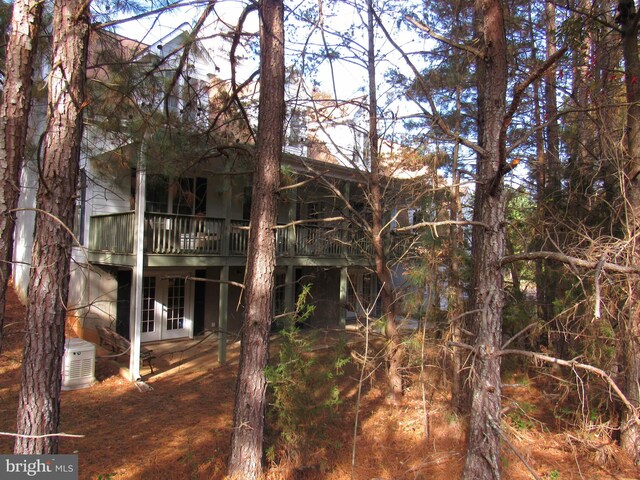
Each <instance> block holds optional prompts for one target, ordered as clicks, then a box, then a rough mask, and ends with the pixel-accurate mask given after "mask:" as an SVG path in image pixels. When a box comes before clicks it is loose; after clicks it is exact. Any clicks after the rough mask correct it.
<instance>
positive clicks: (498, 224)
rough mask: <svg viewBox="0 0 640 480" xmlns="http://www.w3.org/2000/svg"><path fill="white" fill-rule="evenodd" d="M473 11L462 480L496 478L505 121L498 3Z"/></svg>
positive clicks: (480, 4)
mask: <svg viewBox="0 0 640 480" xmlns="http://www.w3.org/2000/svg"><path fill="white" fill-rule="evenodd" d="M476 10H477V14H478V15H479V21H480V23H479V26H480V32H481V35H482V44H483V46H484V47H483V48H484V50H483V52H484V58H483V62H482V63H483V64H484V68H483V69H482V71H481V72H479V76H478V79H477V81H478V84H479V86H478V89H479V91H482V93H483V102H482V104H481V108H482V111H481V112H479V116H480V117H481V118H482V131H481V133H482V137H481V141H480V144H481V146H482V147H483V149H484V152H483V153H482V154H479V155H478V164H477V167H476V175H477V184H476V202H475V205H474V208H475V209H477V211H474V218H476V219H477V220H479V221H480V222H481V223H482V224H483V225H482V226H475V227H474V231H473V242H474V249H473V251H474V255H475V256H474V258H473V262H474V270H473V287H474V289H475V291H474V295H473V302H474V303H473V306H472V310H473V311H474V312H478V313H475V314H474V317H475V318H474V320H475V323H476V324H477V339H476V344H475V362H474V368H475V371H474V379H473V392H472V398H471V417H470V419H469V433H468V444H467V457H466V461H465V466H464V472H463V478H465V479H469V480H471V479H473V480H484V479H487V480H488V479H496V478H500V435H499V429H500V392H501V383H500V357H499V356H498V355H497V353H498V351H499V350H500V341H501V338H502V309H503V306H504V292H503V278H502V272H501V268H500V261H501V259H502V257H503V256H504V251H505V225H504V222H505V202H504V195H503V187H502V175H503V174H504V168H503V167H504V166H506V164H505V162H506V158H504V156H505V154H504V151H505V145H504V139H503V138H502V135H501V131H502V128H503V122H504V120H505V97H506V89H507V44H506V36H505V27H504V13H503V6H502V2H501V1H500V0H477V1H476Z"/></svg>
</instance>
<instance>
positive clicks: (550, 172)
mask: <svg viewBox="0 0 640 480" xmlns="http://www.w3.org/2000/svg"><path fill="white" fill-rule="evenodd" d="M545 35H546V47H547V58H551V57H552V56H553V55H555V53H556V51H557V46H556V6H555V1H552V0H547V1H546V5H545ZM556 98H557V91H556V68H555V66H551V67H550V68H549V69H548V70H547V72H546V73H545V75H544V105H545V107H544V110H545V117H546V119H547V120H546V121H547V128H546V134H547V135H546V137H547V148H546V150H545V152H544V158H545V160H544V167H545V172H544V180H545V181H544V183H543V185H542V199H541V200H542V202H541V203H542V209H543V211H542V214H543V218H542V219H541V220H542V222H541V226H542V232H541V236H542V245H541V250H547V248H546V246H545V244H546V243H547V242H548V239H550V238H554V237H556V236H557V232H554V229H555V228H557V225H558V220H557V218H556V215H557V214H558V201H559V199H560V194H561V179H562V168H561V163H560V135H559V126H558V118H557V117H558V104H557V100H556ZM559 268H560V266H559V265H558V264H557V263H554V262H545V263H542V265H541V269H540V274H541V275H540V276H539V277H537V282H536V291H537V292H538V311H539V312H540V314H541V315H540V319H541V320H542V322H543V323H544V324H547V322H550V321H551V320H552V319H553V318H554V317H555V312H554V301H555V299H556V296H557V293H558V292H557V288H558V281H559V278H558V269H559ZM540 293H541V294H540ZM556 330H557V331H560V330H561V329H560V328H557V329H556ZM563 339H564V337H563V336H559V338H558V339H556V340H557V341H559V342H563V341H564V340H563ZM560 347H562V346H561V345H560ZM558 351H559V352H560V351H561V348H560V349H558Z"/></svg>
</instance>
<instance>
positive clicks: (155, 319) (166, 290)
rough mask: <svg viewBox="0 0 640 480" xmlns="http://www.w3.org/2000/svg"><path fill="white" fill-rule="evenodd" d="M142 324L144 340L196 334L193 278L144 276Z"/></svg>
mask: <svg viewBox="0 0 640 480" xmlns="http://www.w3.org/2000/svg"><path fill="white" fill-rule="evenodd" d="M182 273H184V272H182ZM141 327H142V332H141V337H140V338H141V341H143V342H152V341H157V340H169V339H173V338H184V337H191V336H193V288H192V284H191V282H187V281H186V280H185V279H184V278H180V277H167V276H166V275H160V274H158V275H149V276H145V277H144V280H143V286H142V325H141Z"/></svg>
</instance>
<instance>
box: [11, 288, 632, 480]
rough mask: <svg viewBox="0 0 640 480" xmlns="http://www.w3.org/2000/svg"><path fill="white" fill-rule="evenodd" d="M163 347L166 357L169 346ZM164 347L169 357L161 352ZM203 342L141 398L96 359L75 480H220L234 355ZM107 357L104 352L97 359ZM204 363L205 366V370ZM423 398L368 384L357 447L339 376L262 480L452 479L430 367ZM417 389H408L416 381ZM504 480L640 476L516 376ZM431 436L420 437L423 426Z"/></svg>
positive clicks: (73, 449) (164, 360) (456, 440)
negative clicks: (324, 415) (327, 410)
mask: <svg viewBox="0 0 640 480" xmlns="http://www.w3.org/2000/svg"><path fill="white" fill-rule="evenodd" d="M23 317H24V309H23V308H22V306H21V305H19V303H18V302H17V301H16V300H15V297H12V298H11V300H10V301H9V308H8V312H7V315H6V330H5V331H6V338H7V341H6V348H5V351H4V352H3V354H2V355H1V357H0V430H2V431H4V432H11V431H14V430H15V418H16V405H17V395H18V389H19V379H20V360H21V349H20V344H21V337H22V332H23V330H22V322H23ZM165 348H167V347H165ZM168 348H171V347H168ZM208 348H210V345H209V346H208V344H207V342H206V341H205V342H202V343H201V344H199V345H197V346H196V347H194V348H191V349H189V350H188V351H185V350H184V349H182V351H179V352H178V350H180V348H178V346H177V344H176V346H175V348H174V351H173V352H172V351H171V350H167V351H165V352H163V353H161V354H160V356H159V358H158V359H157V360H156V361H155V367H156V369H157V370H156V373H155V374H153V375H151V374H150V373H149V372H148V370H146V369H145V370H144V371H143V373H145V377H144V379H145V382H146V384H147V385H148V386H150V387H151V389H149V390H144V391H141V390H140V389H139V388H137V387H136V386H135V385H133V384H131V383H129V382H127V381H125V380H124V379H123V378H121V377H120V376H119V368H120V366H119V365H118V364H117V363H116V362H115V361H114V360H113V359H110V358H98V360H97V362H96V376H97V378H98V383H97V384H95V385H94V386H92V387H90V388H86V389H82V390H75V391H69V392H64V393H63V394H62V425H61V430H62V431H63V432H66V433H72V434H80V435H84V437H83V438H63V439H62V440H61V447H60V453H77V454H78V456H79V471H80V479H92V480H93V479H101V480H106V479H113V480H125V479H141V480H146V479H171V480H180V479H205V478H206V479H220V478H223V477H224V472H225V466H226V462H227V456H228V450H229V439H230V434H231V420H232V410H233V396H234V384H235V374H236V368H237V360H238V346H237V345H231V347H230V348H229V362H228V364H227V365H225V366H219V365H218V364H217V363H216V362H215V360H214V357H213V356H211V355H210V358H209V357H207V354H208V353H209V354H210V352H208V351H207V349H208ZM105 353H106V352H103V351H100V352H99V354H100V355H103V354H105ZM203 358H204V360H203ZM427 373H428V375H427V376H426V379H427V380H426V381H425V382H424V385H425V388H424V389H423V388H422V387H421V386H420V385H421V384H420V382H417V381H414V383H412V386H410V387H409V388H408V391H407V393H406V397H405V400H404V403H403V404H402V405H401V406H399V407H397V408H391V407H389V406H388V405H387V404H385V401H384V395H383V394H382V391H381V382H380V381H378V380H375V379H374V380H370V381H367V382H365V383H364V384H363V391H362V397H361V402H360V408H359V416H358V429H357V435H356V437H355V440H356V446H355V462H353V461H352V459H353V458H354V457H353V451H354V435H353V433H354V422H355V417H356V398H357V391H358V370H357V368H356V367H355V366H352V367H351V368H350V369H347V372H346V375H344V376H343V377H342V378H341V381H340V389H341V398H342V399H343V402H342V403H341V405H339V406H338V407H337V409H338V410H337V413H338V415H337V416H335V417H334V418H333V419H332V420H331V422H327V425H326V426H327V430H326V431H325V434H324V435H325V436H324V439H323V441H322V442H321V444H320V443H318V444H317V445H316V448H314V447H313V446H311V447H310V449H312V450H314V451H310V452H306V453H305V454H304V457H305V459H306V460H305V461H301V460H300V459H299V458H298V460H296V459H293V458H289V459H288V460H282V459H280V460H277V461H273V459H272V461H271V462H267V463H268V470H267V477H268V478H269V479H274V480H275V479H304V478H307V479H312V478H318V479H326V480H345V479H358V480H359V479H362V480H365V479H366V480H369V479H371V480H373V479H377V480H382V479H385V480H392V479H399V480H400V479H407V480H409V479H412V480H413V479H433V480H452V479H455V478H459V476H460V473H461V470H462V466H463V462H464V450H465V433H464V430H465V419H464V418H457V417H456V416H455V415H453V414H452V413H451V410H450V408H449V406H448V399H447V397H446V395H445V392H446V389H445V388H444V386H443V384H442V383H441V381H440V380H439V379H438V375H437V373H438V369H437V368H435V367H433V368H430V369H428V371H427ZM414 380H415V379H414ZM505 383H506V384H508V385H509V386H507V387H505V389H504V393H505V398H504V400H503V405H504V408H505V420H504V422H503V427H504V428H503V431H504V434H505V436H504V439H505V440H504V442H503V444H504V447H503V459H502V462H503V478H505V479H513V480H528V479H531V478H535V477H534V476H533V475H532V474H531V473H530V472H529V471H528V470H527V468H526V467H525V466H524V463H523V462H522V461H521V460H519V459H518V456H517V455H516V453H514V451H517V452H518V454H519V455H520V456H522V457H523V458H524V459H525V460H526V462H527V463H528V464H529V466H530V467H531V468H532V469H533V470H534V471H535V472H536V475H537V476H538V478H541V479H545V480H551V479H554V480H555V479H559V480H568V479H616V480H631V479H638V478H640V470H638V469H636V468H635V467H634V466H633V465H632V464H631V463H630V462H629V460H628V458H627V457H626V456H625V455H624V454H623V453H622V452H621V451H620V450H619V448H618V447H617V446H616V445H615V444H612V443H611V442H610V441H608V440H607V439H606V437H604V436H598V432H597V431H589V429H588V428H583V429H580V430H579V431H578V430H576V429H570V430H568V429H567V426H566V424H565V423H564V422H563V421H562V418H561V416H560V415H559V414H558V405H556V404H555V403H554V402H555V401H556V398H557V397H556V396H555V394H554V393H553V392H552V391H551V390H550V388H551V387H549V385H548V383H547V382H543V381H541V380H539V379H537V378H535V377H534V378H529V377H526V378H524V377H522V378H520V380H518V378H517V377H514V378H510V379H508V380H505ZM425 426H426V427H425ZM12 445H13V442H12V439H11V437H7V436H0V453H11V451H12V448H13V447H12Z"/></svg>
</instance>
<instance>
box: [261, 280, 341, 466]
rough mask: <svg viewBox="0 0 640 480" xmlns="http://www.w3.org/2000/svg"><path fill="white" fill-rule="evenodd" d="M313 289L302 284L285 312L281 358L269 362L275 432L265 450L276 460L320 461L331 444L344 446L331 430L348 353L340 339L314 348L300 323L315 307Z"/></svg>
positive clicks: (270, 426)
mask: <svg viewBox="0 0 640 480" xmlns="http://www.w3.org/2000/svg"><path fill="white" fill-rule="evenodd" d="M309 289H310V286H305V287H303V290H302V293H301V294H300V295H299V297H298V299H297V302H296V310H295V312H294V313H293V314H291V315H287V316H285V317H282V319H281V321H280V323H281V325H280V327H281V329H280V332H279V333H280V336H281V341H280V342H279V353H278V360H277V362H276V363H274V364H272V365H269V366H267V368H266V376H267V381H268V384H269V395H270V403H269V407H268V411H267V426H268V429H269V433H270V436H271V437H272V439H271V445H270V446H269V447H268V448H267V450H266V455H267V460H268V461H269V462H270V463H271V464H274V465H275V464H280V463H282V462H285V463H288V464H294V465H304V464H306V462H310V461H313V462H319V463H320V464H322V463H323V462H324V460H326V456H327V455H326V454H327V453H328V452H329V451H330V450H332V449H336V448H340V447H341V445H339V442H336V441H335V440H332V439H331V438H330V437H331V436H329V435H327V433H328V430H329V428H330V427H331V425H332V424H334V423H336V420H337V414H338V407H339V406H340V404H341V398H340V389H339V386H338V380H339V378H340V376H341V375H342V374H343V368H344V367H345V366H346V364H347V363H348V362H349V358H348V357H347V356H346V355H345V354H344V345H340V344H339V345H337V346H335V347H332V348H331V349H330V350H329V351H326V352H322V354H317V353H316V354H314V353H312V347H313V344H314V339H313V336H312V335H311V334H310V333H308V332H301V331H300V329H299V327H298V325H301V324H303V323H304V322H305V321H306V320H307V319H308V318H309V317H310V316H311V314H312V313H313V311H314V306H313V305H310V304H308V303H307V297H308V295H309ZM318 456H319V457H322V458H316V457H318ZM312 457H314V458H312Z"/></svg>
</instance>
